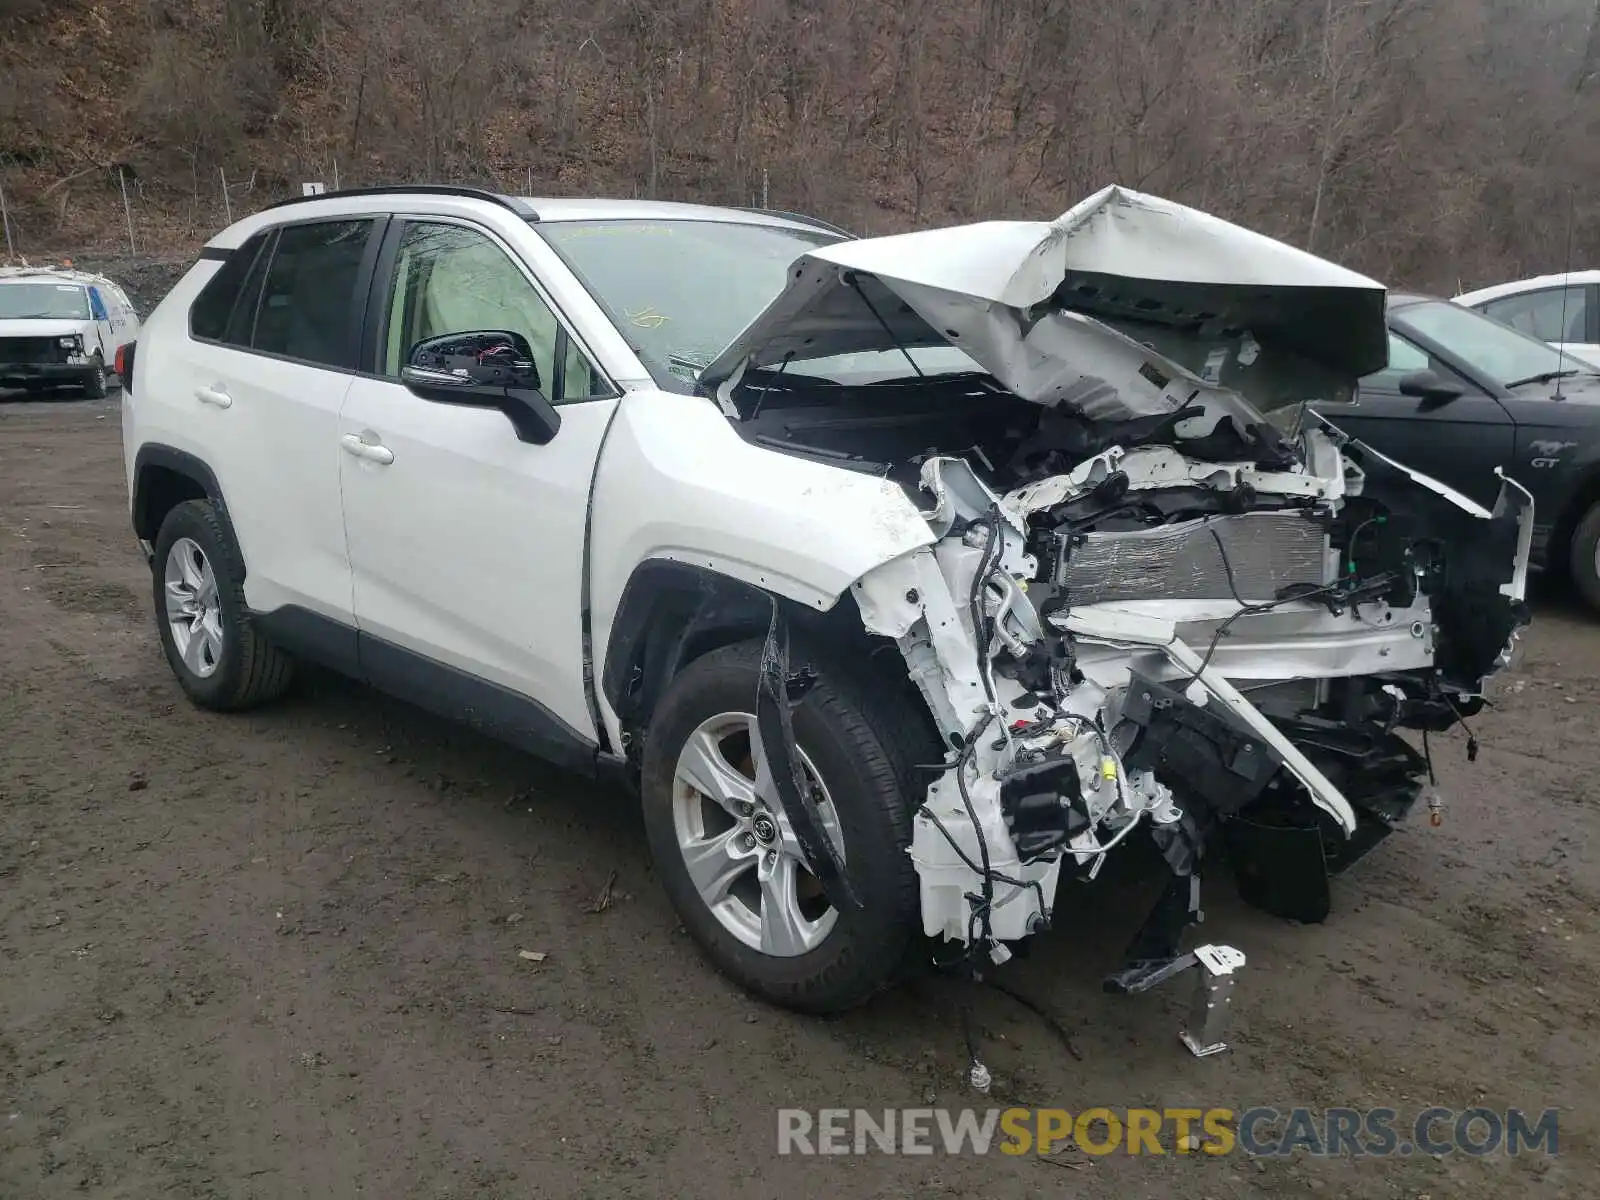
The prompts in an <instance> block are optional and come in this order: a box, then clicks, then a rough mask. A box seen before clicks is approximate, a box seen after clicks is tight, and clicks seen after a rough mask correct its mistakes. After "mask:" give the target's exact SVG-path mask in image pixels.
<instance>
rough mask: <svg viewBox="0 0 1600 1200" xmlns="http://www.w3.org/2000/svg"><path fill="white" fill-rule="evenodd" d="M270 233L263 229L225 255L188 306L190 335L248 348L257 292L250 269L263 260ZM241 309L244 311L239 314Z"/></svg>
mask: <svg viewBox="0 0 1600 1200" xmlns="http://www.w3.org/2000/svg"><path fill="white" fill-rule="evenodd" d="M273 232H274V231H273V230H270V229H269V230H265V231H263V232H261V233H258V234H256V235H255V236H254V237H253V238H250V239H249V240H248V241H246V242H245V244H244V245H242V246H240V247H239V248H238V249H237V250H235V251H234V252H233V253H232V254H230V255H228V257H227V259H226V260H225V261H224V262H223V264H222V266H220V267H219V268H217V273H216V274H215V275H213V276H212V277H211V278H210V279H208V280H206V284H205V286H204V287H202V288H201V289H200V294H199V295H198V296H196V297H195V298H194V303H193V304H192V305H190V307H189V333H190V335H191V336H193V337H197V338H201V339H203V340H205V341H208V342H227V343H229V344H230V345H234V346H244V347H248V346H249V345H250V329H251V326H252V325H253V324H254V323H255V317H256V309H255V300H256V296H257V294H258V293H259V292H260V290H261V278H260V274H259V273H258V272H256V271H255V270H254V268H255V267H256V265H257V263H258V261H259V260H262V259H263V251H264V250H265V249H267V243H268V242H269V241H270V240H271V238H272V235H273ZM263 266H264V263H263ZM247 285H251V286H247ZM241 309H242V310H245V311H244V312H243V313H241V312H240V310H241Z"/></svg>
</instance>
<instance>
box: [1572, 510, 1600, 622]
mask: <svg viewBox="0 0 1600 1200" xmlns="http://www.w3.org/2000/svg"><path fill="white" fill-rule="evenodd" d="M1597 556H1600V504H1596V505H1594V506H1593V507H1592V508H1590V509H1589V511H1588V512H1586V513H1584V514H1583V517H1582V519H1581V520H1579V522H1578V527H1577V528H1576V529H1574V530H1573V531H1572V542H1571V544H1570V546H1569V548H1568V552H1567V571H1568V573H1569V574H1570V575H1571V576H1572V585H1573V587H1575V588H1576V589H1577V590H1578V595H1579V596H1581V597H1583V602H1584V603H1585V604H1587V605H1588V606H1589V607H1590V608H1593V609H1600V562H1596V557H1597Z"/></svg>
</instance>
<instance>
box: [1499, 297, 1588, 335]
mask: <svg viewBox="0 0 1600 1200" xmlns="http://www.w3.org/2000/svg"><path fill="white" fill-rule="evenodd" d="M1482 308H1483V311H1484V312H1485V313H1486V314H1487V315H1489V316H1491V317H1493V318H1494V319H1495V320H1496V321H1499V322H1501V323H1502V324H1505V325H1509V326H1511V328H1513V329H1515V330H1516V331H1517V332H1518V333H1525V334H1527V335H1528V336H1529V337H1534V338H1538V339H1539V340H1540V341H1541V342H1584V341H1587V340H1588V338H1586V337H1585V336H1584V330H1585V329H1587V328H1588V323H1589V305H1588V289H1587V288H1582V287H1569V288H1545V289H1544V290H1543V291H1538V292H1523V293H1522V294H1520V295H1517V296H1506V297H1504V298H1502V299H1499V300H1491V301H1489V302H1488V303H1487V304H1485V305H1483V306H1482Z"/></svg>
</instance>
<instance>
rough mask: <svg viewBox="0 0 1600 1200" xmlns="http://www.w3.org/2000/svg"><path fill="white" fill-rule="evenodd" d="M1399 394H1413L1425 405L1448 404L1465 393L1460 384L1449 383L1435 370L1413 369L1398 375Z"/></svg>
mask: <svg viewBox="0 0 1600 1200" xmlns="http://www.w3.org/2000/svg"><path fill="white" fill-rule="evenodd" d="M1400 394H1401V395H1402V396H1415V397H1417V399H1419V400H1421V401H1422V402H1423V405H1424V406H1425V407H1436V406H1438V405H1440V404H1448V403H1449V402H1450V401H1452V400H1454V399H1456V398H1457V397H1458V396H1463V395H1465V394H1466V392H1465V390H1464V389H1463V388H1462V387H1461V385H1460V384H1456V383H1451V382H1450V381H1449V380H1448V379H1446V378H1445V377H1444V376H1443V375H1440V374H1439V373H1438V372H1437V371H1431V370H1430V371H1413V372H1411V374H1409V375H1402V376H1401V377H1400Z"/></svg>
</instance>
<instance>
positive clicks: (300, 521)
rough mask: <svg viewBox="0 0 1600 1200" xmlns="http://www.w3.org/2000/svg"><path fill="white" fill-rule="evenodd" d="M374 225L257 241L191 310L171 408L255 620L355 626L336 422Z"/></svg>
mask: <svg viewBox="0 0 1600 1200" xmlns="http://www.w3.org/2000/svg"><path fill="white" fill-rule="evenodd" d="M385 221H386V218H372V217H343V218H338V219H324V220H317V221H302V222H296V223H291V224H285V225H282V226H278V227H275V228H273V229H270V230H266V231H264V232H262V233H259V234H257V235H256V236H255V237H252V238H251V239H249V240H248V241H247V242H246V243H245V244H244V245H243V246H242V247H240V248H239V249H238V250H236V251H234V252H233V255H231V256H230V258H229V261H228V262H227V263H226V264H225V265H224V267H223V268H222V270H221V271H219V272H218V273H217V275H215V276H214V277H213V278H212V280H211V282H210V283H209V284H207V286H206V287H205V288H204V289H202V291H201V292H200V294H199V296H198V297H197V298H196V300H195V303H194V305H193V307H192V309H191V310H190V335H191V336H190V338H189V340H188V342H187V347H186V349H187V355H186V360H185V362H184V363H183V364H182V365H183V378H182V383H181V385H180V386H177V387H175V388H173V389H172V390H173V391H174V392H175V393H176V394H174V395H171V396H169V399H170V401H171V403H173V404H174V405H176V406H178V407H179V408H180V409H181V410H182V412H183V414H184V415H185V417H186V418H187V420H188V421H189V422H190V423H192V426H193V430H194V433H195V440H196V441H197V442H198V444H199V445H201V446H203V447H205V451H206V456H207V460H208V464H209V465H210V467H211V469H212V470H213V472H214V473H215V474H216V476H217V480H218V483H219V485H220V486H221V489H222V493H223V496H224V497H225V498H226V501H227V505H228V515H229V517H230V518H231V519H232V522H233V527H234V530H235V532H236V533H237V534H238V537H239V542H240V547H241V549H242V550H243V552H244V557H245V564H246V568H247V571H246V576H245V585H244V586H245V597H246V600H247V601H248V603H249V605H250V607H251V608H253V609H255V610H257V611H260V612H270V611H274V610H277V609H280V608H283V607H285V606H292V607H294V608H299V609H305V610H308V611H310V612H311V613H314V614H317V615H319V616H322V617H327V618H332V619H333V620H335V621H338V622H340V623H342V624H345V625H347V626H350V627H352V628H353V625H354V609H353V605H352V603H351V597H350V562H349V556H348V553H347V549H346V545H345V537H344V522H343V519H342V517H341V513H340V501H339V409H340V407H341V406H342V405H343V403H344V399H345V395H346V393H347V392H348V391H349V390H350V383H351V381H352V379H353V378H354V377H355V376H354V371H355V363H356V346H357V344H358V342H359V339H360V328H361V320H362V316H363V306H364V304H365V301H366V296H367V290H368V285H369V282H370V279H371V273H372V268H373V262H374V260H375V258H376V255H377V247H378V241H379V238H380V236H381V230H382V227H383V225H384V223H385ZM352 641H353V638H352Z"/></svg>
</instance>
